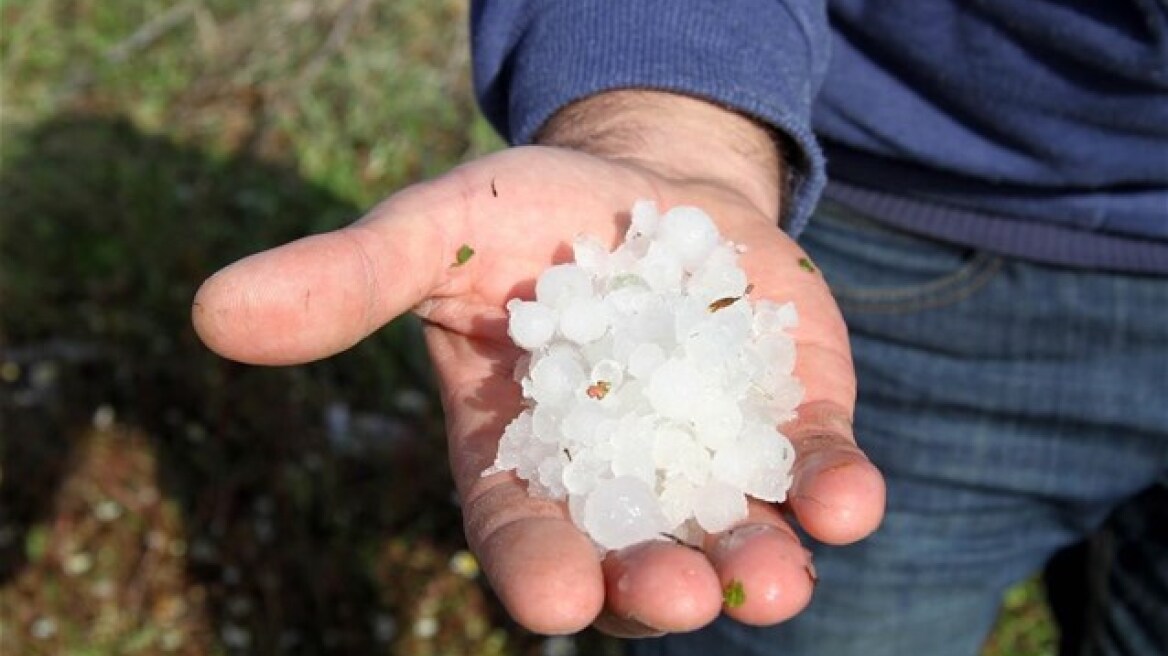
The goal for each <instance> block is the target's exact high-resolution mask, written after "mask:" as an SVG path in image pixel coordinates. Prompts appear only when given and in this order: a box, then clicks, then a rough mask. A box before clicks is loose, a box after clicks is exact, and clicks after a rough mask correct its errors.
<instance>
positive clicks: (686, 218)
mask: <svg viewBox="0 0 1168 656" xmlns="http://www.w3.org/2000/svg"><path fill="white" fill-rule="evenodd" d="M657 238H658V239H660V241H661V243H662V244H663V245H665V246H666V247H668V248H669V249H670V250H672V251H673V252H674V253H676V254H677V257H678V258H679V259H680V261H681V264H682V266H684V267H685V268H686V269H687V270H688V271H693V270H694V267H696V266H697V265H699V264H701V263H702V262H703V261H705V259H706V256H708V255H709V254H710V251H712V250H714V247H715V246H717V244H718V229H717V228H716V227H714V224H713V223H712V222H711V221H710V218H709V217H708V216H706V213H705V212H703V211H701V210H699V209H698V208H696V207H685V206H682V207H675V208H673V209H671V210H669V211H668V212H667V213H666V214H665V216H664V217H663V220H662V221H661V225H660V227H659V228H658V230H657Z"/></svg>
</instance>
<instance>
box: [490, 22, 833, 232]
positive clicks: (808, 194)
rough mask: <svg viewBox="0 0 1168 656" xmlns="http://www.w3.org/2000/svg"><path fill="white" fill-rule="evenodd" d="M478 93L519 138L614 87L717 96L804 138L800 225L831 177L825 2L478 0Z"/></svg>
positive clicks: (799, 150)
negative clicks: (817, 132) (818, 105)
mask: <svg viewBox="0 0 1168 656" xmlns="http://www.w3.org/2000/svg"><path fill="white" fill-rule="evenodd" d="M471 36H472V38H471V42H472V49H473V54H474V81H475V91H476V94H477V97H478V99H479V103H480V106H481V107H482V110H483V113H484V114H485V115H486V117H487V119H488V120H490V121H491V123H492V124H493V125H494V126H495V128H496V129H497V130H498V131H499V132H500V134H502V135H503V136H504V137H505V138H506V139H507V140H508V141H510V142H511V143H513V144H524V143H530V142H531V140H532V139H533V137H534V135H535V133H536V132H537V131H538V130H539V128H540V127H541V126H542V125H543V124H544V123H545V122H546V121H547V120H548V119H549V118H550V117H551V115H552V114H553V113H555V112H556V111H557V110H558V109H560V108H561V107H563V106H565V105H567V104H569V103H571V102H573V101H575V100H579V99H581V98H585V97H587V96H590V95H593V94H596V93H599V92H602V91H608V90H613V89H621V88H648V89H658V90H662V91H673V92H677V93H684V94H688V95H692V96H696V97H700V98H705V99H708V100H711V101H714V102H717V103H719V104H721V105H724V106H727V107H732V108H734V109H736V110H737V111H740V112H742V113H744V114H747V115H750V116H753V117H755V118H756V119H758V120H761V121H763V122H765V123H768V124H770V125H771V126H773V127H774V128H775V129H777V130H779V131H780V132H782V133H784V134H786V135H787V136H788V137H789V138H790V140H791V142H792V143H793V144H794V145H795V147H796V152H794V153H791V155H792V157H791V159H792V162H791V164H793V166H794V171H793V191H794V202H792V203H790V204H789V205H788V207H789V210H788V211H789V214H788V216H787V217H785V219H786V221H785V225H786V226H787V228H788V230H789V231H790V232H792V233H793V234H797V233H798V232H799V231H800V230H801V229H802V228H803V226H804V225H805V224H806V221H807V217H808V215H809V214H810V212H811V210H812V208H813V207H814V205H815V203H816V201H817V200H818V197H819V195H820V193H821V192H822V190H823V186H824V183H825V172H824V158H823V154H822V152H821V151H820V148H819V145H818V144H817V143H816V141H815V137H814V135H813V134H812V132H811V127H810V113H811V104H812V100H813V99H814V97H815V95H816V93H817V92H818V89H819V85H820V83H821V82H822V80H823V77H824V75H825V73H826V68H827V60H828V56H829V48H830V38H829V32H828V25H827V16H826V9H825V7H824V1H823V0H628V1H625V0H622V1H620V2H613V1H612V0H494V1H492V0H476V2H475V3H474V4H473V6H472V11H471Z"/></svg>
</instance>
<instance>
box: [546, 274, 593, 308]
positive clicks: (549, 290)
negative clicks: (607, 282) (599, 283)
mask: <svg viewBox="0 0 1168 656" xmlns="http://www.w3.org/2000/svg"><path fill="white" fill-rule="evenodd" d="M591 295H592V278H591V276H589V275H588V272H587V271H585V270H584V269H583V268H581V267H579V266H577V265H575V264H557V265H555V266H553V267H551V268H549V269H548V270H547V271H544V272H543V275H541V276H540V277H539V280H537V281H536V282H535V300H537V301H539V302H540V303H547V304H548V305H550V306H552V307H554V308H560V307H563V306H564V305H566V304H567V303H568V302H569V301H572V300H575V299H578V298H582V297H587V296H591Z"/></svg>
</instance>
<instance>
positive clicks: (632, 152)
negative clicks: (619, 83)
mask: <svg viewBox="0 0 1168 656" xmlns="http://www.w3.org/2000/svg"><path fill="white" fill-rule="evenodd" d="M535 140H536V142H537V143H539V144H542V145H547V146H556V147H561V148H570V149H573V150H579V151H583V152H587V153H589V154H592V155H597V156H600V157H605V158H608V159H613V160H618V161H625V162H629V163H632V164H635V165H638V166H641V167H643V168H646V169H648V170H650V171H652V172H653V173H656V174H658V175H661V176H663V177H666V178H669V179H671V180H674V181H678V182H690V183H704V184H714V185H718V186H721V187H724V188H727V189H730V190H732V191H734V192H736V193H739V194H741V195H742V196H743V197H745V198H746V200H748V201H749V202H751V203H752V204H753V205H754V206H755V207H757V208H758V209H759V210H760V211H761V212H762V213H763V214H764V215H766V216H768V217H771V218H772V219H774V220H776V221H777V220H778V218H779V217H780V216H782V205H783V204H782V197H783V195H784V194H785V192H786V189H785V187H786V185H785V184H784V180H785V170H784V169H785V166H784V163H783V158H782V147H781V145H780V141H779V135H778V134H777V133H775V132H774V131H773V130H772V129H771V128H769V127H768V126H766V125H764V124H762V123H760V122H758V121H756V120H754V119H752V118H750V117H748V116H746V115H744V114H740V113H738V112H736V111H734V110H731V109H728V108H725V107H721V106H719V105H716V104H714V103H712V102H709V101H706V100H701V99H698V98H693V97H690V96H684V95H680V94H675V93H668V92H662V91H650V90H640V89H627V90H617V91H607V92H603V93H599V94H596V95H594V96H589V97H587V98H585V99H583V100H579V101H577V102H575V103H572V104H571V105H568V106H566V107H564V108H562V109H560V111H558V112H557V113H556V114H555V115H553V116H552V118H551V119H549V120H548V122H547V123H546V124H545V125H544V126H543V127H542V128H541V129H540V131H539V133H537V134H536V137H535Z"/></svg>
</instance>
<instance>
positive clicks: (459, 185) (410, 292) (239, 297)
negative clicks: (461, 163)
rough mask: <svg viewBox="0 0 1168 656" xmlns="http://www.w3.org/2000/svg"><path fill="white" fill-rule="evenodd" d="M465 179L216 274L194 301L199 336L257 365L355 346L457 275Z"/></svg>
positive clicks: (410, 193) (429, 187)
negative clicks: (456, 263) (455, 270)
mask: <svg viewBox="0 0 1168 656" xmlns="http://www.w3.org/2000/svg"><path fill="white" fill-rule="evenodd" d="M467 177H468V176H466V175H464V174H460V173H459V172H458V171H457V170H456V171H453V172H451V173H450V174H447V175H446V176H444V177H442V178H439V179H436V180H433V181H431V182H426V183H422V184H418V185H415V186H413V187H410V188H408V189H406V190H404V191H402V192H399V193H398V194H396V195H394V196H392V197H390V198H389V199H388V200H386V201H385V202H383V203H381V204H380V205H378V206H377V207H376V208H374V209H373V210H372V211H371V212H370V213H369V214H367V215H366V216H365V217H364V218H362V219H361V220H359V221H357V222H356V223H354V224H352V225H350V226H348V227H346V228H342V229H340V230H337V231H335V232H329V233H325V234H320V235H314V236H311V237H306V238H304V239H300V240H298V241H294V242H292V243H289V244H286V245H284V246H280V247H278V248H274V249H272V250H269V251H265V252H262V253H258V254H255V255H252V256H250V257H247V258H244V259H242V260H240V261H238V262H236V263H234V264H231V265H229V266H227V267H226V268H224V269H222V270H220V271H219V272H218V273H216V274H214V275H213V276H211V277H210V278H208V279H207V280H206V281H205V282H204V283H203V285H202V286H201V287H200V288H199V290H198V292H197V293H196V294H195V299H194V302H193V307H192V313H191V314H192V321H193V323H194V326H195V330H196V332H197V333H198V335H199V337H200V338H201V339H202V340H203V342H204V343H206V345H207V346H208V347H210V348H211V349H212V350H214V351H215V352H217V353H219V354H220V355H223V356H224V357H227V358H231V359H233V360H239V361H241V362H247V363H252V364H266V365H284V364H296V363H301V362H308V361H311V360H316V359H319V358H323V357H327V356H330V355H332V354H334V353H338V352H340V351H343V350H345V349H347V348H349V347H350V346H353V345H354V344H356V343H357V342H359V341H360V340H361V339H363V338H364V337H366V336H368V335H369V334H370V333H372V332H373V331H375V330H377V329H378V328H380V327H381V326H383V325H385V324H386V323H388V322H389V321H391V320H392V319H394V318H395V317H396V316H398V315H399V314H402V313H403V312H406V311H408V310H409V309H410V308H411V307H413V306H414V305H416V304H417V303H419V302H421V301H422V300H423V299H425V298H426V297H428V296H429V295H431V294H432V293H434V292H435V290H436V289H437V288H439V287H440V286H441V285H442V284H443V283H444V282H446V281H447V280H448V279H450V278H451V277H453V275H454V274H453V273H452V268H451V266H450V265H451V263H453V262H454V261H455V258H456V253H457V249H458V244H460V243H462V242H461V241H460V239H459V236H460V234H461V231H462V229H463V226H465V220H464V210H465V208H466V201H467V199H468V198H469V197H470V196H471V194H469V193H468V192H467V189H468V188H471V185H469V183H468V180H467Z"/></svg>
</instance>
